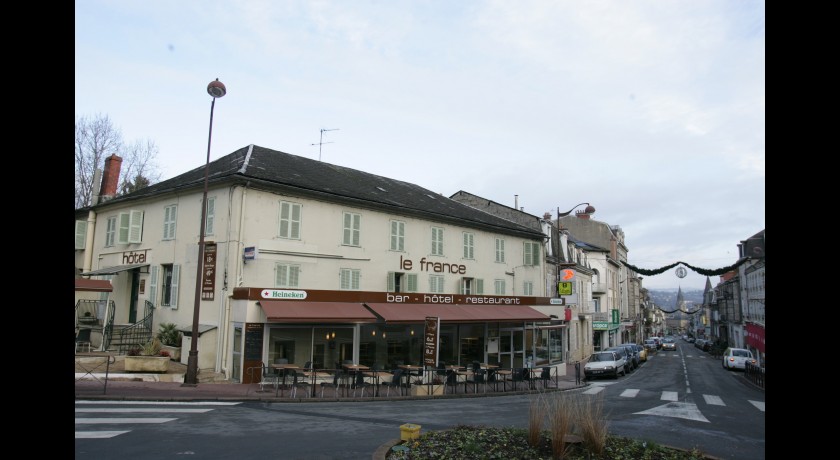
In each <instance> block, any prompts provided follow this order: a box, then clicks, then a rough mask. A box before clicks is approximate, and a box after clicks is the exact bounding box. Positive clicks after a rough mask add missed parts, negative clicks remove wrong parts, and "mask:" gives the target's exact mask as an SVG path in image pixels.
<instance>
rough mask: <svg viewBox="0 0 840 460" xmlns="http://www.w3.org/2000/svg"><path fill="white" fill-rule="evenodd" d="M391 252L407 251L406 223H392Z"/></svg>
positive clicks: (396, 221)
mask: <svg viewBox="0 0 840 460" xmlns="http://www.w3.org/2000/svg"><path fill="white" fill-rule="evenodd" d="M391 250H392V251H404V250H405V222H401V221H398V220H392V221H391Z"/></svg>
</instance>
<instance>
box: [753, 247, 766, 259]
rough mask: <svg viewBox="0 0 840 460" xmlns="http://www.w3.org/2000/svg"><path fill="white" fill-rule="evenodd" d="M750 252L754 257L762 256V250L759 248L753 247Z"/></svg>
mask: <svg viewBox="0 0 840 460" xmlns="http://www.w3.org/2000/svg"><path fill="white" fill-rule="evenodd" d="M752 252H753V254H754V255H755V256H756V257H761V256H763V255H764V249H762V248H761V247H760V246H756V247H754V248H753V250H752Z"/></svg>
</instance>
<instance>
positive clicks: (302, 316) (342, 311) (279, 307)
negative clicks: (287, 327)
mask: <svg viewBox="0 0 840 460" xmlns="http://www.w3.org/2000/svg"><path fill="white" fill-rule="evenodd" d="M259 304H260V306H261V307H262V309H263V311H264V312H265V316H266V318H267V319H268V321H278V322H284V323H375V322H376V316H375V315H374V314H373V313H371V312H370V311H369V310H368V309H367V308H365V307H364V305H362V304H360V303H349V302H300V301H282V300H260V301H259Z"/></svg>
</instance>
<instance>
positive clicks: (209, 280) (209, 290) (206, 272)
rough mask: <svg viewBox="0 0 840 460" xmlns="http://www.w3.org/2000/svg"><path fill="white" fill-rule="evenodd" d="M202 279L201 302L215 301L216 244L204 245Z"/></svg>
mask: <svg viewBox="0 0 840 460" xmlns="http://www.w3.org/2000/svg"><path fill="white" fill-rule="evenodd" d="M202 277H203V279H204V281H203V282H202V283H201V300H213V299H214V298H216V243H204V267H203V269H202Z"/></svg>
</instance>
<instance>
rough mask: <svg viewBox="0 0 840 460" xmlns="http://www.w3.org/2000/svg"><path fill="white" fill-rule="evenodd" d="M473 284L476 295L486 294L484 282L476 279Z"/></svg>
mask: <svg viewBox="0 0 840 460" xmlns="http://www.w3.org/2000/svg"><path fill="white" fill-rule="evenodd" d="M473 284H474V286H475V293H476V294H478V295H482V294H484V280H482V279H476V280H474V281H473Z"/></svg>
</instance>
